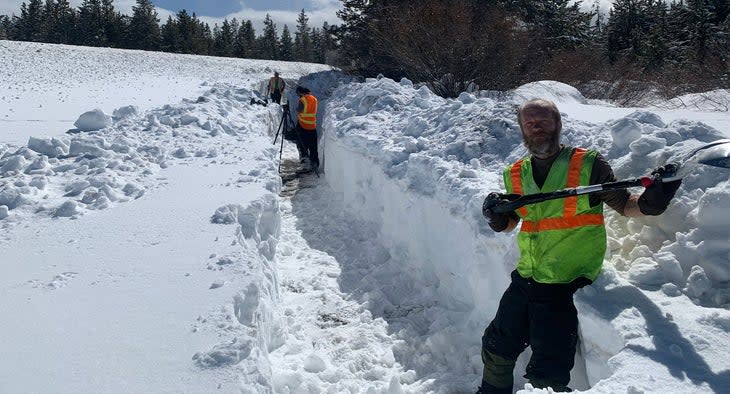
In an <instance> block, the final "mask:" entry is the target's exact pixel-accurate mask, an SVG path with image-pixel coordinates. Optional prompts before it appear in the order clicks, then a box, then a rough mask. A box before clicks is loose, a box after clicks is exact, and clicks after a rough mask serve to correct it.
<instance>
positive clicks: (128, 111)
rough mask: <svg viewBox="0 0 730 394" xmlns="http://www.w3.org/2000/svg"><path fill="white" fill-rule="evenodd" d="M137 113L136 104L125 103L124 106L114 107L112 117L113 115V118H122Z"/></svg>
mask: <svg viewBox="0 0 730 394" xmlns="http://www.w3.org/2000/svg"><path fill="white" fill-rule="evenodd" d="M137 113H139V109H138V108H137V107H136V106H134V105H127V106H125V107H119V108H117V109H115V110H114V112H113V113H112V117H114V119H124V118H128V117H130V116H133V115H137Z"/></svg>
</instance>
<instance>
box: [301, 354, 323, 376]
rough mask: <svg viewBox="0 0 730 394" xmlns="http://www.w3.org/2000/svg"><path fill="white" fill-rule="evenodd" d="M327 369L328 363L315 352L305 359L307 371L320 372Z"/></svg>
mask: <svg viewBox="0 0 730 394" xmlns="http://www.w3.org/2000/svg"><path fill="white" fill-rule="evenodd" d="M325 369H327V364H326V363H325V362H324V360H322V359H321V358H320V357H319V356H317V355H316V354H314V353H312V354H310V355H309V356H307V358H305V359H304V370H305V371H307V372H311V373H319V372H322V371H324V370H325Z"/></svg>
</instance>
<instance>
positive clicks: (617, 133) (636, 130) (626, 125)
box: [609, 118, 641, 149]
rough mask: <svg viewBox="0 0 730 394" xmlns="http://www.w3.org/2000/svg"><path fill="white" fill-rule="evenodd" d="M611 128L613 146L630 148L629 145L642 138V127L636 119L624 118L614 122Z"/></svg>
mask: <svg viewBox="0 0 730 394" xmlns="http://www.w3.org/2000/svg"><path fill="white" fill-rule="evenodd" d="M609 127H610V129H611V137H613V144H614V145H616V146H617V147H618V148H621V149H624V148H626V147H628V146H629V144H631V143H632V142H634V141H635V140H637V139H639V137H641V126H640V125H639V122H637V121H635V120H634V119H630V118H622V119H619V120H617V121H615V122H613V124H611V125H609Z"/></svg>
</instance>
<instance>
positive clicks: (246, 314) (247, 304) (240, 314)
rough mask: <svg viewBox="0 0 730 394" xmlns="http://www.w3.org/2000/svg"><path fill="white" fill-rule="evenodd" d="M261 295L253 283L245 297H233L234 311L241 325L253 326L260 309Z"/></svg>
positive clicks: (237, 295) (238, 295)
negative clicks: (257, 310) (257, 311)
mask: <svg viewBox="0 0 730 394" xmlns="http://www.w3.org/2000/svg"><path fill="white" fill-rule="evenodd" d="M259 293H260V292H259V288H258V286H256V285H255V284H253V283H251V284H249V285H248V287H247V288H246V292H245V293H244V294H243V295H241V294H236V295H235V296H234V297H233V311H234V314H235V315H236V318H237V319H238V322H239V323H241V324H243V325H246V326H251V325H253V323H254V316H255V312H256V309H258V307H259Z"/></svg>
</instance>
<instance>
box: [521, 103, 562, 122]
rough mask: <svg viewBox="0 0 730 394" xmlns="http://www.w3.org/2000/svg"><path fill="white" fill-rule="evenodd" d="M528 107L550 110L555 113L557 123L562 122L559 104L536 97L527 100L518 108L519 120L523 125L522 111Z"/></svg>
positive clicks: (554, 117)
mask: <svg viewBox="0 0 730 394" xmlns="http://www.w3.org/2000/svg"><path fill="white" fill-rule="evenodd" d="M527 108H542V109H546V110H548V111H550V113H551V114H552V115H553V119H554V120H555V123H556V124H562V121H561V119H560V111H559V110H558V106H557V105H555V103H554V102H552V101H550V100H547V99H542V98H535V99H532V100H528V101H525V102H524V103H523V104H522V105H520V107H519V108H518V109H517V122H518V123H519V124H520V126H522V111H524V110H525V109H527Z"/></svg>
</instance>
